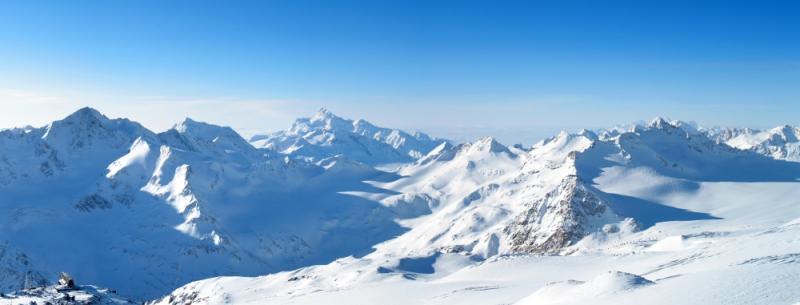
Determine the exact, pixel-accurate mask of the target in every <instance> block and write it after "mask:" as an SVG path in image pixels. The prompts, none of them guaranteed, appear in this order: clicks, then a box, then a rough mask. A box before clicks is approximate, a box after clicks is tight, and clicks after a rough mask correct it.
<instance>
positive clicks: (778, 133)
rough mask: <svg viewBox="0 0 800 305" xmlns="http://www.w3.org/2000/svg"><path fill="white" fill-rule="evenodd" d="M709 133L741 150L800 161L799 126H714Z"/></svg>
mask: <svg viewBox="0 0 800 305" xmlns="http://www.w3.org/2000/svg"><path fill="white" fill-rule="evenodd" d="M709 134H710V136H711V137H713V138H714V139H716V140H717V141H720V142H723V143H725V144H728V145H730V146H731V147H735V148H738V149H742V150H752V151H755V152H758V153H760V154H764V155H767V156H771V157H773V158H776V159H782V160H789V161H800V128H797V127H792V126H789V125H783V126H778V127H775V128H772V129H769V130H755V129H750V128H715V129H710V130H709Z"/></svg>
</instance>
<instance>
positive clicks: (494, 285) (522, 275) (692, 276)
mask: <svg viewBox="0 0 800 305" xmlns="http://www.w3.org/2000/svg"><path fill="white" fill-rule="evenodd" d="M398 173H399V174H400V175H401V176H402V177H403V178H400V179H398V180H395V181H391V182H374V183H372V184H373V185H376V186H380V187H382V188H388V189H392V190H396V191H397V192H398V193H400V194H397V195H389V196H386V195H383V196H375V195H370V194H361V196H365V197H370V198H373V199H374V200H378V201H380V202H382V203H383V204H385V205H387V206H390V207H398V206H406V207H414V209H412V210H414V211H416V213H411V214H408V215H413V216H411V218H407V219H401V220H400V223H401V224H403V225H405V226H407V227H409V228H410V230H409V231H408V232H406V233H404V234H403V235H400V236H399V237H397V238H395V239H391V240H388V241H386V242H384V243H381V244H379V245H377V247H376V251H375V252H373V253H370V254H369V255H367V256H364V257H360V258H356V257H346V258H342V259H339V260H337V261H335V262H333V263H330V264H327V265H319V266H311V267H305V268H301V269H298V270H295V271H289V272H281V273H276V274H271V275H266V276H262V277H255V278H248V277H220V278H213V279H208V280H203V281H198V282H195V283H191V284H188V285H186V286H184V287H182V288H180V289H178V290H176V291H174V292H173V293H172V294H170V295H169V296H166V297H164V298H162V299H158V300H156V301H154V304H179V303H180V302H175V301H174V300H191V301H192V302H193V303H197V304H223V303H226V304H227V303H234V304H320V303H328V304H375V303H381V304H454V303H458V304H585V303H587V302H591V303H593V304H641V303H655V304H793V303H795V302H797V301H798V300H800V292H798V291H800V290H797V289H796V288H797V284H796V283H797V281H798V279H800V272H798V271H800V260H798V253H797V249H800V239H798V238H797V236H798V233H800V231H798V230H800V226H798V223H799V222H798V219H800V209H798V206H800V201H798V199H797V198H800V197H798V195H800V193H798V192H800V188H798V184H797V183H798V182H797V179H798V178H800V167H798V164H797V163H794V162H786V161H782V160H775V159H772V158H767V157H765V156H763V155H761V154H758V153H754V152H750V151H742V150H738V149H735V148H731V147H729V146H727V145H724V144H719V143H717V142H716V141H714V140H713V139H711V138H709V137H707V136H706V135H705V134H703V133H695V132H689V131H687V130H685V129H684V128H682V127H681V126H677V124H672V123H670V122H667V121H665V120H660V119H657V120H654V121H652V122H650V123H649V124H646V125H641V126H638V127H635V128H632V129H631V130H628V131H622V132H619V133H616V134H604V135H602V136H597V135H595V134H593V133H591V132H587V131H582V132H580V133H578V134H567V133H562V134H560V135H558V136H556V137H553V138H551V139H547V140H545V141H542V142H541V143H538V144H537V145H535V146H534V147H533V148H532V149H531V150H530V151H524V150H516V151H512V149H509V148H506V147H504V146H502V145H500V144H499V143H496V142H495V141H493V140H491V139H482V140H479V141H476V142H474V143H470V144H465V145H460V146H456V147H448V146H447V145H444V146H441V147H438V148H437V149H435V150H434V151H432V152H431V154H430V155H428V156H426V157H423V158H421V159H420V160H419V161H417V162H416V163H414V164H411V165H408V166H406V167H403V168H401V169H400V170H398ZM520 236H523V237H521V238H520ZM525 253H529V254H525ZM539 253H545V254H548V253H549V254H560V255H537V254H539ZM731 279H735V280H731ZM709 283H711V284H709ZM170 300H173V301H170Z"/></svg>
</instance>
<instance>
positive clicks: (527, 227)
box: [505, 176, 615, 253]
mask: <svg viewBox="0 0 800 305" xmlns="http://www.w3.org/2000/svg"><path fill="white" fill-rule="evenodd" d="M526 207H527V210H526V211H525V212H524V213H522V214H520V215H518V216H517V217H516V218H515V220H514V222H513V223H512V224H511V225H510V226H508V227H507V228H506V229H505V232H506V233H507V234H509V238H510V239H511V243H510V246H511V250H512V251H513V252H520V253H557V252H558V251H559V250H561V249H562V248H564V247H567V246H570V245H572V244H574V243H575V242H577V241H579V240H580V239H581V238H583V237H584V236H586V235H587V234H589V233H591V232H593V231H596V229H597V228H595V227H592V224H593V222H595V221H594V220H599V219H605V220H612V219H613V218H615V216H614V215H613V214H612V213H611V212H610V211H609V208H608V206H607V205H606V204H605V203H604V202H603V201H602V200H600V198H598V197H597V196H596V195H595V194H593V193H592V192H591V191H589V190H588V189H587V188H586V187H585V186H583V185H582V184H580V182H579V181H578V178H577V177H576V176H569V177H567V178H565V179H564V180H563V181H562V183H561V185H560V186H559V187H558V188H557V189H556V190H554V191H551V192H549V193H547V194H546V195H545V196H544V198H541V199H540V200H537V201H535V202H532V203H528V204H526Z"/></svg>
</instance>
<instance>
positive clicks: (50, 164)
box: [0, 108, 800, 304]
mask: <svg viewBox="0 0 800 305" xmlns="http://www.w3.org/2000/svg"><path fill="white" fill-rule="evenodd" d="M799 137H800V129H798V128H795V127H791V126H781V127H777V128H774V129H771V130H764V131H758V130H752V129H746V128H743V129H742V128H700V127H697V126H696V125H694V124H688V123H685V122H681V121H668V120H665V119H661V118H656V119H654V120H652V121H651V122H649V123H646V124H634V125H631V126H625V127H617V128H611V129H607V130H597V131H588V130H583V131H580V132H577V133H567V132H562V133H560V134H558V135H556V136H554V137H551V138H548V139H545V140H542V141H541V142H539V143H537V144H535V145H533V146H532V147H521V146H513V147H509V146H505V145H503V144H501V143H499V142H497V141H496V140H494V139H492V138H483V139H478V140H476V141H474V142H470V143H460V144H459V143H454V142H452V141H448V140H444V139H437V138H433V137H430V136H428V135H425V134H423V133H407V132H404V131H401V130H397V129H389V128H382V127H377V126H374V125H372V124H370V123H369V122H367V121H364V120H355V121H353V120H349V119H344V118H340V117H337V116H336V115H334V114H333V113H331V112H330V111H328V110H326V109H321V110H320V111H319V112H317V113H316V114H314V115H313V116H311V117H310V118H301V119H298V120H297V121H295V122H294V124H292V126H291V127H290V128H289V129H288V130H285V131H279V132H276V133H273V134H267V135H259V136H254V137H252V138H251V139H250V141H247V140H245V139H243V138H242V137H241V136H239V134H237V133H236V132H235V131H234V130H233V129H231V128H229V127H221V126H216V125H212V124H207V123H203V122H197V121H194V120H191V119H185V120H184V121H182V122H180V123H178V124H176V125H175V126H174V127H173V128H171V129H169V130H167V131H165V132H161V133H155V132H152V131H150V130H148V129H146V128H144V127H143V126H141V125H140V124H138V123H136V122H133V121H130V120H127V119H109V118H107V117H106V116H104V115H103V114H101V113H100V112H98V111H96V110H94V109H91V108H84V109H80V110H78V111H77V112H75V113H73V114H71V115H70V116H68V117H66V118H64V119H62V120H59V121H55V122H52V123H51V124H49V125H48V126H45V127H41V128H23V129H8V130H3V131H2V132H0V208H1V209H0V211H2V212H0V223H2V229H1V230H0V290H2V291H5V292H11V291H15V290H20V289H23V288H26V287H34V286H44V285H47V284H51V283H52V280H53V279H54V278H55V277H56V275H57V274H58V273H59V272H61V271H67V272H69V273H71V274H73V275H74V276H75V278H76V279H78V280H79V281H81V282H83V283H89V284H93V285H98V286H101V287H111V288H114V289H116V290H117V291H118V292H119V293H120V294H121V295H125V296H129V297H131V298H133V299H136V300H155V301H153V302H154V303H158V304H187V303H192V304H195V303H200V304H222V303H226V302H228V303H229V302H231V300H234V301H233V303H248V302H250V303H252V304H262V303H260V302H257V300H261V301H264V299H263V298H267V299H270V300H271V301H269V302H266V301H265V302H266V303H275V304H282V303H286V302H287V300H289V299H292V298H294V296H291V297H290V295H297V296H298V297H299V296H305V297H304V298H301V299H299V300H298V301H301V303H310V304H313V303H314V300H315V298H314V297H313V296H316V295H319V293H340V292H338V291H339V290H347V289H355V288H353V287H360V288H358V289H367V290H369V289H376V288H374V287H391V285H390V284H387V283H391V282H392V281H400V283H405V281H410V282H415V281H423V282H424V281H440V280H441V281H444V280H445V279H446V278H448V277H449V276H450V275H451V274H462V273H468V272H469V270H471V269H470V268H479V267H476V266H484V265H486V266H500V264H501V263H500V260H502V259H512V258H513V257H516V256H518V255H522V254H524V255H543V256H536V257H564V258H565V260H568V258H569V257H581V258H579V259H576V260H578V261H576V263H582V262H583V261H582V260H583V259H586V257H599V258H598V259H602V260H603V261H604V262H608V261H613V260H614V258H613V257H614V256H616V255H623V254H624V255H625V258H623V259H621V260H623V261H625V262H626V263H620V264H619V265H618V266H622V267H625V266H634V265H631V264H635V263H632V262H630V263H629V262H628V260H637V259H639V258H640V257H641V258H642V259H649V258H650V257H651V256H652V255H651V256H648V255H646V254H642V253H650V251H655V250H654V249H656V250H657V249H660V248H659V247H661V248H669V249H673V248H677V250H675V251H684V250H686V249H694V250H697V249H698V248H694V245H695V244H693V243H694V242H695V241H697V240H699V239H697V238H695V237H687V236H700V235H692V234H701V235H702V234H709V236H710V237H708V238H719V239H709V240H710V241H709V246H708V247H706V248H703V249H705V250H704V251H701V252H699V254H698V253H688V252H686V253H687V255H699V256H701V257H703V258H705V257H706V256H713V255H715V254H714V253H715V252H714V251H717V250H719V251H722V249H727V248H719V249H717V248H713V247H712V246H711V243H720V245H724V243H725V241H726V239H724V238H732V237H730V236H743V237H742V238H743V239H748V240H752V242H750V241H748V242H749V243H748V242H742V245H743V246H742V247H745V249H744V250H743V251H744V252H743V253H755V252H758V251H760V250H758V249H755V250H752V251H751V249H749V248H747V247H750V246H752V247H756V246H755V245H756V244H757V242H756V241H758V240H760V239H758V238H757V235H753V234H757V233H759V232H763V231H767V230H778V229H780V230H784V229H782V228H789V229H785V230H795V229H796V226H795V225H792V224H793V223H796V222H797V220H798V219H800V209H798V208H797V207H798V205H796V204H794V205H793V203H792V202H796V201H791V200H793V199H791V198H795V197H792V196H794V195H800V194H797V193H798V192H800V191H796V190H795V189H797V187H796V181H797V179H798V178H800V163H798V162H796V161H800V148H799V147H800V144H799V143H800V140H798V138H799ZM388 165H392V166H391V167H389V166H388ZM742 189H747V190H749V191H750V193H749V194H757V195H758V196H756V197H748V196H743V195H740V196H733V195H730V194H739V192H740V190H742ZM725 194H728V195H725ZM775 194H780V195H781V196H782V197H780V198H782V199H776V200H775V201H774V202H773V203H774V204H773V205H770V207H771V208H774V209H776V211H775V212H764V211H763V209H765V206H764V205H765V204H768V203H769V202H763V201H761V199H758V198H773V195H775ZM725 196H728V197H725ZM754 198H756V199H754ZM725 200H728V203H727V205H726V204H722V203H721V202H724V201H725ZM754 200H755V201H754ZM786 200H789V201H786ZM765 213H766V214H765ZM748 215H750V216H748ZM692 225H694V227H692ZM787 226H788V227H787ZM700 228H702V230H701V229H700ZM756 231H757V232H756ZM664 232H671V234H674V235H675V236H683V237H680V238H678V239H677V240H674V241H671V240H669V239H665V238H666V237H668V236H664ZM790 232H794V233H791V234H796V233H797V231H790ZM748 234H750V235H748ZM787 234H790V233H787ZM724 236H728V237H724ZM772 236H777V235H772ZM781 236H784V235H781ZM785 236H791V235H785ZM692 238H695V239H692ZM770 238H773V237H770ZM781 238H782V237H781ZM765 240H766V239H765ZM772 241H776V242H781V241H785V240H783V239H780V238H778V239H775V240H772ZM662 242H663V244H661V243H662ZM671 242H674V243H675V245H673V244H670V243H671ZM697 242H698V243H700V242H701V241H697ZM703 242H704V241H703ZM786 242H787V243H788V244H787V245H785V246H784V248H781V247H777V248H776V251H778V250H780V251H783V250H781V249H788V248H786V247H789V248H791V246H792V245H797V241H796V239H795V240H794V241H786ZM653 247H655V248H653ZM698 247H699V246H698ZM715 247H716V246H715ZM720 247H722V246H720ZM715 249H716V250H715ZM694 250H692V251H694ZM712 250H713V251H712ZM670 251H672V250H670ZM686 251H689V250H686ZM748 251H749V252H748ZM656 252H658V251H656ZM675 253H678V252H675ZM680 253H684V252H680ZM783 254H785V253H783ZM783 254H781V253H778V254H775V253H773V254H770V255H783ZM742 255H744V254H742ZM753 255H755V254H753ZM628 256H630V258H629V257H628ZM763 256H768V255H763ZM690 257H694V256H690ZM758 257H762V256H754V257H751V258H753V259H756V258H758ZM665 259H666V258H665ZM675 259H678V258H675ZM697 259H700V258H697ZM737 259H738V258H737ZM789 259H790V260H791V256H790V258H789ZM742 260H745V258H742ZM668 261H670V260H665V261H663V262H661V263H663V264H668ZM721 261H725V260H721ZM725 262H727V261H725ZM797 262H798V261H792V262H791V264H795V265H792V266H796V265H797ZM493 264H494V265H493ZM520 264H521V265H526V264H527V265H526V266H538V265H537V264H538V263H536V262H532V261H527V260H523V261H521V262H520ZM486 268H493V267H486ZM497 268H500V269H490V270H489V271H487V272H489V273H486V274H490V273H491V272H493V271H491V270H502V268H501V267H497ZM503 268H504V267H503ZM565 268H571V267H565ZM668 268H671V267H670V266H666V267H664V269H668ZM793 268H794V267H793ZM621 269H624V268H621ZM634 269H635V268H634ZM640 269H641V268H640ZM292 270H294V271H292ZM570 270H571V269H570ZM637 270H639V269H637ZM659 270H661V269H659ZM692 270H694V271H692ZM770 270H771V269H770ZM770 270H766V271H765V270H762V271H763V272H771V271H770ZM634 271H635V270H634ZM276 272H281V273H276ZM570 272H572V271H570ZM575 272H577V271H575ZM575 272H572V273H575ZM658 272H660V271H658ZM687 272H690V273H691V272H699V271H696V270H695V269H691V270H689V271H687ZM707 272H717V271H716V269H715V270H711V271H707ZM719 272H722V271H719ZM270 273H275V274H273V275H269V276H266V277H254V278H238V277H231V278H228V277H223V278H213V277H218V276H259V275H266V274H270ZM655 273H656V271H654V273H653V274H655ZM674 273H675V274H679V275H680V274H681V272H679V271H675V272H674ZM670 274H672V273H670ZM714 274H716V273H714ZM720 274H721V273H720ZM668 275H669V274H665V275H664V276H668ZM453 276H455V275H453ZM464 276H467V275H464ZM642 276H643V275H642V274H641V273H640V274H638V275H637V274H632V273H609V274H607V275H603V276H600V277H598V278H597V279H595V280H593V282H592V281H590V282H587V283H585V285H586V286H571V285H573V284H564V285H562V286H563V287H562V286H559V287H558V288H553V289H556V290H558V291H565V293H567V292H570V291H572V292H574V291H578V290H575V289H579V290H580V292H579V293H578V294H585V293H588V292H585V290H587V289H589V290H590V288H576V287H595V286H597V285H599V286H602V287H600V288H597V289H611V288H607V287H606V286H603V285H612V286H614V285H623V286H624V287H628V288H624V289H622V288H620V289H622V290H629V288H630V289H640V287H649V286H650V285H653V286H654V287H661V286H659V285H661V284H660V283H659V282H658V281H651V280H648V279H645V278H643V277H642ZM676 276H677V275H676ZM206 278H213V279H209V280H203V279H206ZM466 278H468V279H469V280H470V281H479V280H485V279H481V276H477V277H476V276H475V275H472V277H469V276H467V277H466ZM689 278H691V277H689ZM651 279H652V280H655V279H654V278H652V277H651ZM197 280H201V281H198V282H195V283H191V284H189V283H190V282H192V281H197ZM462 280H465V281H466V279H462ZM509 281H511V282H513V281H512V280H509ZM621 283H622V284H621ZM624 283H634V284H635V285H634V284H630V285H628V284H624ZM637 283H638V284H637ZM186 284H189V285H187V286H184V287H182V288H179V287H181V286H183V285H186ZM367 284H369V285H373V286H365V285H367ZM383 284H386V285H383ZM639 284H641V285H639ZM375 285H377V286H375ZM409 285H411V284H409ZM487 285H488V284H487ZM492 285H494V284H492ZM575 285H578V284H575ZM592 285H594V286H592ZM626 285H628V286H626ZM401 286H402V285H401ZM445 286H446V285H445ZM501 286H502V285H499V286H498V288H491V289H490V288H486V287H494V286H491V285H490V286H486V287H484V288H485V289H488V290H494V289H501V288H499V287H501ZM523 286H524V285H523ZM369 287H373V288H369ZM415 287H416V286H415ZM437 287H438V286H437ZM442 287H444V286H442ZM481 287H483V286H481ZM604 287H606V288H604ZM615 287H617V286H615ZM619 287H622V286H619ZM631 287H633V288H631ZM176 288H179V289H178V290H175V289H176ZM484 288H481V289H484ZM595 288H596V287H595ZM595 288H591V289H595ZM92 289H94V290H92ZM92 289H89V290H90V291H96V288H92ZM381 289H383V288H381ZM386 289H390V288H386ZM419 289H423V288H419ZM442 289H444V290H447V289H446V288H442ZM476 289H477V288H476ZM581 289H582V290H581ZM641 289H651V288H641ZM659 289H660V288H659ZM173 290H175V291H174V292H172V293H170V292H171V291H173ZM622 290H620V291H622ZM103 291H105V290H103ZM320 291H322V292H320ZM414 291H418V292H419V293H420V294H419V295H418V297H420V298H422V299H424V300H428V301H431V300H436V299H427V298H428V297H432V296H425V292H424V290H414ZM387 293H389V294H391V293H396V292H387ZM521 293H522V292H514V293H512V294H521ZM531 293H534V292H533V291H530V292H528V293H526V294H524V295H519V297H518V298H513V299H512V300H511V301H514V302H516V301H517V300H520V302H523V301H524V300H522V299H523V298H522V297H525V296H528V295H529V294H531ZM551 294H552V293H551V292H548V291H543V292H541V291H540V292H536V293H535V294H534V295H530V296H528V297H527V298H526V299H525V300H529V301H531V300H533V301H531V302H533V303H537V302H541V301H542V300H543V298H550V299H552V296H551ZM42 295H48V294H42ZM165 295H166V296H165ZM226 295H227V296H228V299H227V301H226V299H225V296H226ZM410 295H415V294H410ZM161 296H164V297H163V298H160V299H156V298H158V297H161ZM415 297H417V296H415ZM237 298H239V299H237ZM243 300H250V301H247V302H245V301H243ZM352 300H353V302H352V303H353V304H355V303H369V302H368V301H369V299H358V298H354V299H352ZM401 300H405V301H401ZM410 300H411V299H402V298H400V297H398V299H397V302H398V303H406V304H408V303H409V302H411V303H415V302H414V301H410ZM444 300H445V299H440V300H439V301H441V302H443V303H448V302H446V301H444ZM489 300H504V299H503V298H502V297H498V298H488V299H486V301H487V302H488V301H489ZM439 301H436V302H439ZM578 301H580V300H578ZM578 301H576V302H578ZM2 302H3V301H2V300H0V304H5V303H2ZM431 302H433V301H431ZM498 302H499V301H498ZM389 303H393V302H387V304H389ZM477 303H479V304H480V303H483V304H485V302H477ZM495 303H497V302H495ZM537 304H538V303H537Z"/></svg>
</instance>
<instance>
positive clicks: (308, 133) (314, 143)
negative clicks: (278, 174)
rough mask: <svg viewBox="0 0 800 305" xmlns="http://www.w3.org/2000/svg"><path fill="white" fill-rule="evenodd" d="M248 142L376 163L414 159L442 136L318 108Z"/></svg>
mask: <svg viewBox="0 0 800 305" xmlns="http://www.w3.org/2000/svg"><path fill="white" fill-rule="evenodd" d="M250 142H251V143H253V145H254V146H256V147H264V148H269V149H272V150H275V151H279V152H281V153H284V154H287V155H289V156H291V157H293V158H305V159H308V160H312V161H319V160H322V159H325V158H329V157H335V156H339V155H342V156H345V157H347V158H350V159H352V160H357V161H359V162H362V163H365V164H369V165H379V164H387V163H403V162H410V161H413V160H416V159H418V158H420V157H422V156H424V155H425V154H427V153H428V152H429V151H430V150H431V149H433V148H435V147H436V146H437V145H439V144H441V143H443V142H445V140H441V139H435V138H431V137H430V136H428V135H426V134H424V133H419V132H415V133H413V134H408V133H406V132H404V131H402V130H398V129H388V128H381V127H377V126H375V125H372V124H370V123H369V122H367V121H364V120H355V121H352V120H348V119H343V118H340V117H338V116H336V115H334V114H333V113H331V112H330V111H328V110H327V109H324V108H322V109H320V110H319V112H317V113H316V114H314V116H312V117H310V118H301V119H298V120H297V121H295V122H294V124H292V126H291V128H289V129H288V130H283V131H279V132H276V133H273V134H268V135H257V136H254V137H252V138H251V139H250Z"/></svg>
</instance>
